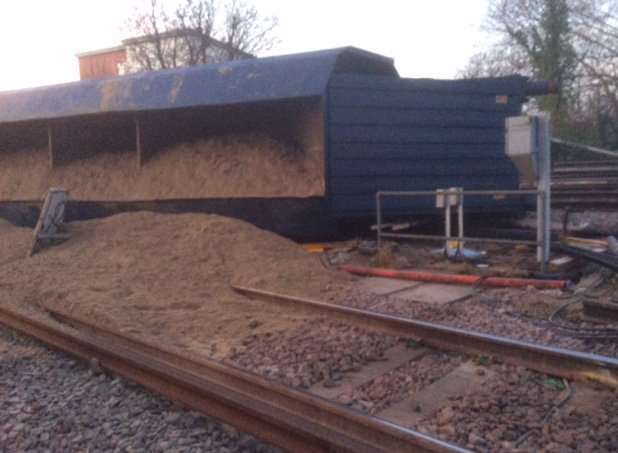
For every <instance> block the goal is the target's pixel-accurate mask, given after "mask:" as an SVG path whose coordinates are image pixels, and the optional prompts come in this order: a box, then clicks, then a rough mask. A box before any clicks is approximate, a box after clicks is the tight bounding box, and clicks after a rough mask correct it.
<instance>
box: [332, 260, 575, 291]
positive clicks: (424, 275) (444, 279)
mask: <svg viewBox="0 0 618 453" xmlns="http://www.w3.org/2000/svg"><path fill="white" fill-rule="evenodd" d="M340 269H341V270H343V271H346V272H349V273H351V274H356V275H371V276H375V277H386V278H399V279H402V280H413V281H416V282H431V283H447V284H456V285H480V286H491V287H499V288H504V287H505V288H527V287H528V286H532V287H534V288H537V289H566V288H567V287H568V285H569V282H568V281H566V280H534V279H528V278H502V277H487V278H483V277H481V276H479V275H458V274H437V273H433V272H419V271H398V270H395V269H383V268H374V267H364V266H351V265H345V266H341V267H340Z"/></svg>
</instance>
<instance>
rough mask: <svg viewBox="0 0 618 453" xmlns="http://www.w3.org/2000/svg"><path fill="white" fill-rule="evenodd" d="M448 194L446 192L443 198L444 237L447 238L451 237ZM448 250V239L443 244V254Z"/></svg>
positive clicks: (449, 199)
mask: <svg viewBox="0 0 618 453" xmlns="http://www.w3.org/2000/svg"><path fill="white" fill-rule="evenodd" d="M450 196H451V195H450V194H449V193H448V192H447V195H446V196H445V197H444V200H445V203H446V204H445V206H444V235H445V236H446V237H447V238H450V237H451V198H450ZM447 250H448V239H447V240H446V242H444V252H445V253H446V251H447Z"/></svg>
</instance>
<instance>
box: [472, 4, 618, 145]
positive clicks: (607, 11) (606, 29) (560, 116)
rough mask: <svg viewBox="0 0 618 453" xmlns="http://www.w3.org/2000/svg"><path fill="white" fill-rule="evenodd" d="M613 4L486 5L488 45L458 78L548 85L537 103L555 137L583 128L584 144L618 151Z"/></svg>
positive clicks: (617, 32)
mask: <svg viewBox="0 0 618 453" xmlns="http://www.w3.org/2000/svg"><path fill="white" fill-rule="evenodd" d="M617 11H618V0H491V1H490V6H489V10H488V14H487V19H486V22H485V24H484V28H485V30H486V31H487V32H488V34H489V35H490V36H492V37H493V38H494V40H495V44H494V45H493V46H491V47H490V48H489V49H487V50H486V51H484V52H482V53H480V54H478V55H475V56H474V57H473V58H471V60H470V62H469V64H468V66H467V67H466V68H465V69H464V70H463V71H461V73H460V75H461V76H463V77H471V76H472V77H474V76H476V77H478V76H495V75H505V74H509V73H520V74H524V75H528V76H533V77H539V78H545V79H551V80H554V81H556V82H558V83H559V84H560V86H561V94H560V95H559V96H553V97H545V98H542V99H541V100H540V105H541V107H542V108H544V109H546V110H549V111H551V112H552V114H553V115H554V118H555V120H556V123H557V124H556V128H557V130H558V133H561V134H563V135H570V134H574V133H575V132H576V128H574V127H573V126H574V125H582V124H586V125H588V126H587V127H585V128H583V129H586V132H587V134H588V136H587V139H588V140H590V141H594V142H596V143H598V144H601V145H606V146H611V145H613V146H618V138H616V137H618V130H616V129H617V128H618V126H617V125H618V98H617V93H618V90H617V87H618V15H617Z"/></svg>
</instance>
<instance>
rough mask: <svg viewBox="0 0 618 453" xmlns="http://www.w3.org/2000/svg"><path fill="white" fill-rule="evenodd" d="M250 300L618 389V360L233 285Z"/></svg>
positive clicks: (440, 347)
mask: <svg viewBox="0 0 618 453" xmlns="http://www.w3.org/2000/svg"><path fill="white" fill-rule="evenodd" d="M232 288H233V289H234V290H235V291H237V292H238V293H240V294H243V295H245V296H247V297H249V298H256V299H260V300H263V301H268V302H274V303H277V304H280V305H282V306H284V307H287V308H293V309H294V311H295V312H296V313H299V312H305V313H309V314H313V315H320V316H324V317H328V319H336V320H339V321H343V322H347V323H351V324H354V325H357V326H359V327H362V328H366V329H369V330H373V331H378V332H381V333H385V334H389V335H395V336H402V337H414V338H418V339H421V340H422V341H423V343H425V344H427V345H429V346H432V347H436V348H439V349H446V350H450V351H456V352H462V353H466V354H475V355H484V356H494V357H495V358H496V359H498V360H500V361H502V362H506V363H512V364H515V365H519V366H523V367H525V368H528V369H531V370H536V371H540V372H542V373H545V374H550V375H555V376H560V377H563V378H565V379H570V380H577V381H594V382H597V383H600V384H603V385H606V386H608V387H612V388H618V359H616V358H613V357H607V356H601V355H598V354H590V353H585V352H579V351H572V350H568V349H563V348H556V347H550V346H541V345H537V344H534V343H528V342H524V341H520V340H514V339H510V338H505V337H498V336H495V335H490V334H484V333H480V332H474V331H469V330H464V329H458V328H455V327H448V326H445V325H441V324H435V323H430V322H426V321H419V320H415V319H409V318H398V317H395V316H390V315H386V314H381V313H376V312H371V311H367V310H360V309H357V308H351V307H346V306H341V305H333V304H328V303H323V302H318V301H314V300H310V299H305V298H300V297H293V296H287V295H282V294H277V293H272V292H269V291H262V290H258V289H253V288H246V287H241V286H232Z"/></svg>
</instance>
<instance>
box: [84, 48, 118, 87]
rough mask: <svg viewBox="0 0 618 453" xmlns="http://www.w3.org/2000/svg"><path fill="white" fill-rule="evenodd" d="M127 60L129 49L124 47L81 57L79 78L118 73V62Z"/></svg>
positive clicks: (96, 77)
mask: <svg viewBox="0 0 618 453" xmlns="http://www.w3.org/2000/svg"><path fill="white" fill-rule="evenodd" d="M126 60H127V51H126V50H124V49H122V50H114V51H111V52H106V53H100V54H96V55H85V56H82V57H79V78H80V79H81V80H87V79H99V78H102V77H109V76H115V75H118V64H119V63H124V62H125V61H126Z"/></svg>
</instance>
